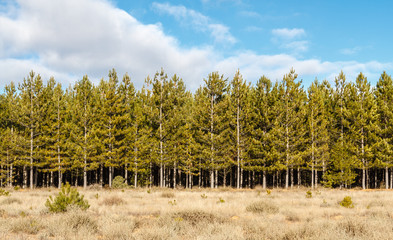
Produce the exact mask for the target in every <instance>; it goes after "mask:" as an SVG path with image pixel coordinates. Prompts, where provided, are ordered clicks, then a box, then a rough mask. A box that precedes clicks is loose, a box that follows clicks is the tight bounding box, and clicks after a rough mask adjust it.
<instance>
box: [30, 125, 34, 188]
mask: <svg viewBox="0 0 393 240" xmlns="http://www.w3.org/2000/svg"><path fill="white" fill-rule="evenodd" d="M30 127H31V130H30V189H33V185H34V182H33V177H34V168H33V147H34V146H33V138H34V131H33V125H31V126H30Z"/></svg>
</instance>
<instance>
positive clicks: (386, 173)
mask: <svg viewBox="0 0 393 240" xmlns="http://www.w3.org/2000/svg"><path fill="white" fill-rule="evenodd" d="M385 188H386V189H389V168H388V167H385Z"/></svg>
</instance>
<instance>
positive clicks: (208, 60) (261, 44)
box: [0, 0, 393, 91]
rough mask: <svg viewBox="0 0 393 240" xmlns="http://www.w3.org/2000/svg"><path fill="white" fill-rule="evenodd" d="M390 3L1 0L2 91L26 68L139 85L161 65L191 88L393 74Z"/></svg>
mask: <svg viewBox="0 0 393 240" xmlns="http://www.w3.org/2000/svg"><path fill="white" fill-rule="evenodd" d="M391 9H393V1H383V0H380V1H373V2H370V1H365V0H359V1H350V0H348V1H338V0H330V1H319V0H317V1H315V0H314V1H311V0H304V1H293V0H292V1H290V0H288V1H287V0H282V1H275V0H271V1H270V0H269V1H268V0H260V1H256V0H216V1H213V0H182V1H180V0H172V1H160V0H156V1H147V0H139V1H136V0H133V1H122V0H67V1H64V0H34V1H31V0H16V1H12V0H0V88H1V89H2V88H4V86H5V85H7V84H9V83H10V82H11V81H13V82H15V83H19V82H21V81H23V79H24V78H25V77H27V75H28V73H29V72H30V71H31V70H33V71H35V72H36V73H39V74H41V76H42V77H43V78H44V79H49V77H51V76H53V77H54V78H55V79H56V80H57V81H58V82H61V83H62V84H63V86H65V87H67V86H69V85H70V84H73V83H75V81H78V80H80V79H82V77H83V76H84V75H88V76H89V78H90V80H91V81H93V82H94V83H96V84H97V83H98V82H99V80H100V79H101V78H104V79H107V78H108V72H109V70H110V69H112V68H115V69H116V71H117V73H118V76H119V78H120V79H121V78H122V76H123V75H124V74H125V73H128V74H129V75H130V76H131V79H132V81H133V82H134V84H135V85H136V87H137V88H140V87H141V86H142V85H143V82H144V80H145V78H146V77H147V76H150V77H152V76H154V74H155V73H156V72H157V71H159V70H160V69H161V68H163V69H164V71H165V72H166V73H167V74H168V76H169V77H171V76H172V75H173V74H177V75H178V76H179V77H181V78H182V79H183V80H184V82H185V83H186V85H187V88H188V89H189V90H191V91H195V90H196V89H197V88H198V87H199V86H201V85H203V79H205V78H207V77H208V74H209V73H211V72H215V71H218V72H219V73H220V74H224V77H225V78H228V79H229V81H230V80H231V79H232V78H233V76H234V74H235V72H236V71H237V70H238V69H239V70H240V73H241V74H242V75H243V78H244V79H246V80H247V81H249V82H251V83H253V84H255V83H256V82H257V81H258V79H259V78H260V77H261V76H262V75H265V76H267V77H269V78H270V79H271V80H272V81H276V80H280V79H282V78H283V76H284V75H285V74H286V73H288V72H289V71H290V69H291V68H294V69H295V71H296V73H298V78H299V79H301V80H302V81H303V85H304V86H305V88H307V87H308V86H309V85H310V83H311V82H312V81H314V80H315V79H316V78H317V79H319V80H324V79H327V80H329V81H331V82H332V84H333V82H334V78H335V77H336V76H338V74H339V73H340V71H341V70H342V71H343V72H344V73H345V74H346V77H347V80H348V81H354V80H355V79H356V76H357V75H358V74H359V73H360V72H363V73H364V74H365V75H366V76H367V77H368V80H369V81H370V82H371V83H372V84H373V85H375V83H376V82H377V81H378V78H379V76H380V74H381V73H382V72H383V71H387V73H388V74H389V75H390V74H392V73H393V58H392V56H393V47H392V45H391V44H392V43H393V32H392V31H391V23H393V14H391Z"/></svg>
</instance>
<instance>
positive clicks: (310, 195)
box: [306, 190, 312, 198]
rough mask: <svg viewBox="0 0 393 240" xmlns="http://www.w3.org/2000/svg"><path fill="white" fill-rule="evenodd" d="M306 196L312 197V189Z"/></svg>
mask: <svg viewBox="0 0 393 240" xmlns="http://www.w3.org/2000/svg"><path fill="white" fill-rule="evenodd" d="M306 198H312V192H311V191H310V190H308V191H307V192H306Z"/></svg>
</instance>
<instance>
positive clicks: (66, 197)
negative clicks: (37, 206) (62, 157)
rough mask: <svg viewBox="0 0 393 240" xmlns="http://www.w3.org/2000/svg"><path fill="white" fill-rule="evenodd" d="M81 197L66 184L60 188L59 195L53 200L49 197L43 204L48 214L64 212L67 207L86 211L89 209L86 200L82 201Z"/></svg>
mask: <svg viewBox="0 0 393 240" xmlns="http://www.w3.org/2000/svg"><path fill="white" fill-rule="evenodd" d="M83 198H84V196H83V195H79V192H78V190H76V189H75V188H71V186H70V185H69V184H68V183H67V184H66V185H64V186H63V187H62V188H61V191H60V192H59V194H58V195H57V196H56V197H55V199H53V198H52V196H50V197H49V198H48V199H47V200H46V203H45V206H46V207H47V208H48V209H49V211H50V212H55V213H56V212H66V211H67V208H68V207H69V206H73V207H77V208H79V209H82V210H86V209H88V208H89V207H90V205H89V203H88V202H87V200H84V199H83Z"/></svg>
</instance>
